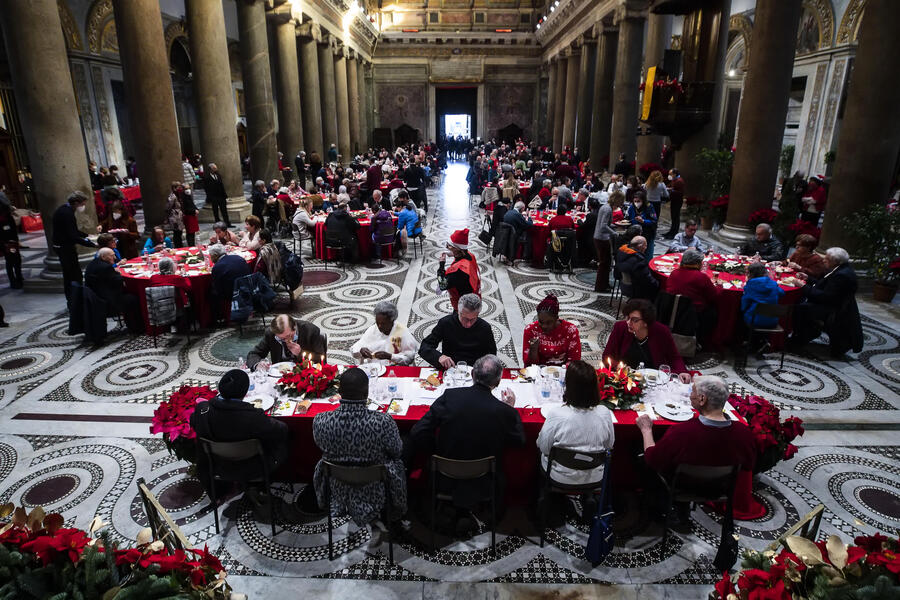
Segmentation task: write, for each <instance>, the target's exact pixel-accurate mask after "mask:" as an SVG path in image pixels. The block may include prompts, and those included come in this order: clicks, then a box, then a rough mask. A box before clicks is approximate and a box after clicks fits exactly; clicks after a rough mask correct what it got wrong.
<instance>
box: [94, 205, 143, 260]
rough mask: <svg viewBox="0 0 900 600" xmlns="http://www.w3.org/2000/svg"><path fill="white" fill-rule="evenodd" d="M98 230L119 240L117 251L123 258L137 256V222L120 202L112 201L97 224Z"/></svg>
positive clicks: (138, 235) (139, 235)
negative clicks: (113, 232) (104, 215)
mask: <svg viewBox="0 0 900 600" xmlns="http://www.w3.org/2000/svg"><path fill="white" fill-rule="evenodd" d="M97 231H98V232H103V233H110V232H112V231H115V232H116V233H115V234H112V233H111V234H110V235H113V236H114V237H115V238H116V239H117V240H118V241H119V248H118V251H119V252H120V253H121V256H122V257H123V258H137V255H138V249H137V240H138V238H140V237H141V234H140V233H138V227H137V222H136V221H135V220H134V217H132V216H131V215H130V214H128V211H127V210H125V207H124V206H123V205H122V203H121V202H119V201H116V202H113V203H112V207H111V208H110V210H109V212H107V213H106V217H105V218H104V219H103V220H102V221H100V224H99V225H98V226H97Z"/></svg>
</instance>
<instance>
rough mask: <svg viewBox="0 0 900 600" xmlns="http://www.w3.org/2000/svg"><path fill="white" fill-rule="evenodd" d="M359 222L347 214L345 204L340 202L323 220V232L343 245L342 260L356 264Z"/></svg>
mask: <svg viewBox="0 0 900 600" xmlns="http://www.w3.org/2000/svg"><path fill="white" fill-rule="evenodd" d="M359 228H360V225H359V221H357V220H356V219H354V218H353V217H352V216H351V215H350V213H349V212H347V204H346V203H345V202H342V203H340V204H338V206H337V208H336V209H334V211H333V212H332V213H331V214H330V215H328V217H327V218H326V219H325V231H326V232H327V233H326V235H327V236H329V237H332V236H333V237H334V238H336V239H339V240H340V241H341V243H342V244H343V245H344V259H345V260H347V261H349V262H356V261H357V259H358V258H359V237H358V235H357V232H358V231H359Z"/></svg>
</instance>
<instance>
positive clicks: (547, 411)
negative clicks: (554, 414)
mask: <svg viewBox="0 0 900 600" xmlns="http://www.w3.org/2000/svg"><path fill="white" fill-rule="evenodd" d="M560 406H562V403H559V404H545V405H543V406H541V416H542V417H544V418H545V419H547V418H549V417H550V411H551V410H553V409H554V408H559V407H560Z"/></svg>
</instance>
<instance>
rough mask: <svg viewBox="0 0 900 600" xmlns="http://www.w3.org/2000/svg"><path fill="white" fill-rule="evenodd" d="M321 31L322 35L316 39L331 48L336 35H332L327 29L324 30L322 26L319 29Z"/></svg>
mask: <svg viewBox="0 0 900 600" xmlns="http://www.w3.org/2000/svg"><path fill="white" fill-rule="evenodd" d="M319 33H320V36H319V38H318V39H317V40H316V42H318V43H319V44H321V45H322V46H328V47H329V48H330V47H332V46H333V45H334V41H335V40H334V36H333V35H331V34H330V33H328V32H327V31H324V30H323V29H321V28H320V29H319Z"/></svg>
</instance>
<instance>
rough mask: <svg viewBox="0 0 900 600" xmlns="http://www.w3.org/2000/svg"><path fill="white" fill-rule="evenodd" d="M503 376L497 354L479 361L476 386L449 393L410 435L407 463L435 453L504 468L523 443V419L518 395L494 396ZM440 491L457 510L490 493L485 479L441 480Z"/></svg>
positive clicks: (446, 392)
mask: <svg viewBox="0 0 900 600" xmlns="http://www.w3.org/2000/svg"><path fill="white" fill-rule="evenodd" d="M502 374H503V364H502V363H501V362H500V359H499V358H497V357H496V356H495V355H493V354H488V355H486V356H483V357H481V358H479V359H478V360H477V361H475V365H474V366H473V367H472V380H473V382H474V385H472V386H471V387H466V388H452V389H448V390H447V391H445V392H444V393H443V395H441V396H440V397H439V398H438V399H437V400H435V401H434V404H432V405H431V408H429V409H428V412H427V413H425V415H424V416H423V417H422V418H421V419H420V420H419V422H418V423H416V424H415V425H414V426H413V428H412V431H411V432H410V437H409V446H408V448H406V449H405V455H406V458H407V459H409V458H411V457H412V456H413V455H414V454H415V453H425V454H432V453H434V454H437V455H439V456H443V457H444V458H453V459H456V460H474V459H478V458H484V457H487V456H493V457H495V458H496V459H497V465H498V466H499V465H502V464H503V462H502V455H503V451H504V449H505V448H506V447H507V446H521V445H522V444H524V443H525V432H524V430H523V429H522V419H521V417H519V413H518V411H516V409H515V408H513V406H514V405H515V401H516V397H515V394H513V393H512V391H511V390H505V391H504V393H503V395H502V398H503V400H502V401H501V400H498V399H497V398H496V397H494V395H493V394H492V393H491V390H493V389H494V388H496V387H497V386H498V385H500V376H501V375H502ZM500 474H502V473H500ZM440 486H441V487H442V488H443V489H445V490H447V491H448V492H449V493H450V494H452V496H453V503H454V505H456V506H459V507H462V508H471V507H472V506H473V505H474V504H475V502H476V501H477V500H478V499H479V498H480V497H482V496H483V495H484V494H485V493H486V492H487V491H488V490H489V489H490V483H489V479H487V478H484V479H480V480H471V481H456V480H446V479H442V480H441V481H440Z"/></svg>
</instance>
